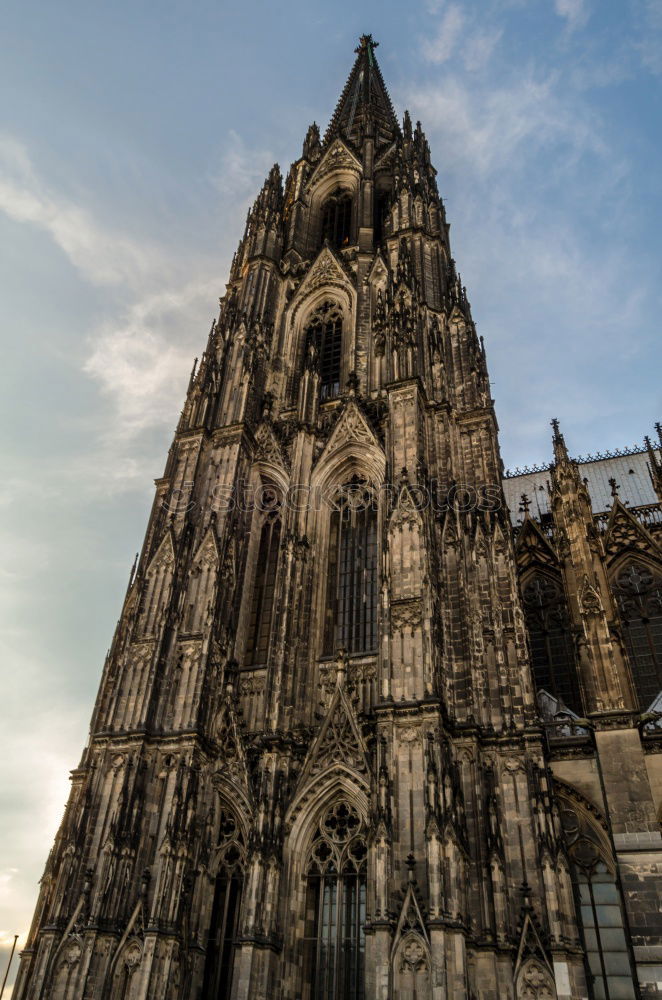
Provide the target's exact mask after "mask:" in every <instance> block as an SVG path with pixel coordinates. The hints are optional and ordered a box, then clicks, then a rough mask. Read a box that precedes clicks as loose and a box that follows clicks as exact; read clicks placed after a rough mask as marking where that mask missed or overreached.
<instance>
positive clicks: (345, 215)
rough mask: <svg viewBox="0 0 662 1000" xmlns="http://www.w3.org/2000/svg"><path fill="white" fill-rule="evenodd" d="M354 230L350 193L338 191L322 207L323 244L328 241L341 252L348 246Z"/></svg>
mask: <svg viewBox="0 0 662 1000" xmlns="http://www.w3.org/2000/svg"><path fill="white" fill-rule="evenodd" d="M351 228H352V196H351V194H349V192H348V191H336V192H335V193H334V194H332V195H331V197H330V198H327V200H326V201H325V202H324V205H323V207H322V243H324V241H325V240H328V241H329V243H330V244H331V246H332V247H334V248H335V249H336V250H339V249H340V248H341V247H344V246H348V245H349V242H350V235H351Z"/></svg>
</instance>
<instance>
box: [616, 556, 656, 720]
mask: <svg viewBox="0 0 662 1000" xmlns="http://www.w3.org/2000/svg"><path fill="white" fill-rule="evenodd" d="M613 587H614V594H615V596H616V600H617V601H618V606H619V609H620V612H621V617H622V620H623V626H624V628H623V633H624V639H625V645H626V647H627V651H628V654H629V657H630V664H631V666H632V679H633V681H634V687H635V690H636V692H637V696H638V698H639V708H640V709H641V710H642V711H645V710H646V709H647V708H648V707H649V706H650V705H651V704H652V702H653V701H654V700H655V698H656V697H657V695H658V694H659V692H660V690H662V575H658V574H657V573H654V572H652V571H651V570H650V569H648V567H646V566H643V565H642V564H641V563H636V562H631V563H629V564H628V565H627V566H626V567H624V568H623V569H622V570H621V572H620V573H619V574H618V576H617V577H616V579H615V581H614V583H613Z"/></svg>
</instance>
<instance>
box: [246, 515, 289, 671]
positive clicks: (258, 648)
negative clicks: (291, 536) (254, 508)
mask: <svg viewBox="0 0 662 1000" xmlns="http://www.w3.org/2000/svg"><path fill="white" fill-rule="evenodd" d="M275 503H276V499H275V497H274V504H275ZM280 533H281V522H280V513H279V510H278V509H277V508H276V509H274V510H272V511H270V513H269V514H268V515H267V517H266V518H265V520H264V523H263V525H262V529H261V532H260V544H259V547H258V553H257V567H256V571H255V583H254V586H253V593H252V596H251V605H250V615H249V619H248V639H247V643H246V655H245V658H244V662H245V665H246V666H263V665H264V664H266V662H267V658H268V655H269V640H270V638H271V625H272V622H273V614H274V599H275V595H276V575H277V572H278V553H279V550H280Z"/></svg>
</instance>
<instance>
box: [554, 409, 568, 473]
mask: <svg viewBox="0 0 662 1000" xmlns="http://www.w3.org/2000/svg"><path fill="white" fill-rule="evenodd" d="M550 423H551V425H552V428H553V430H554V435H553V437H552V443H553V445H554V458H555V460H556V461H557V462H568V461H569V460H570V458H569V455H568V449H567V448H566V446H565V439H564V437H563V434H561V429H560V425H559V421H558V419H557V418H556V417H554V418H553V419H552V420H551V421H550Z"/></svg>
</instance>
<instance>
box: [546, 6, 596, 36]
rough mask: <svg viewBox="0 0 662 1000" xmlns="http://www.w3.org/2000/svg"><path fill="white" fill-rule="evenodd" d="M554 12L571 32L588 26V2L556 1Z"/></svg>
mask: <svg viewBox="0 0 662 1000" xmlns="http://www.w3.org/2000/svg"><path fill="white" fill-rule="evenodd" d="M554 10H555V11H556V13H557V14H558V16H559V17H562V18H563V19H564V20H565V22H566V24H567V26H568V28H569V29H570V30H571V31H574V29H575V28H579V27H581V26H582V25H583V24H586V21H587V20H588V16H589V10H588V5H587V3H586V0H554Z"/></svg>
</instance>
